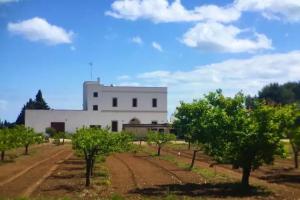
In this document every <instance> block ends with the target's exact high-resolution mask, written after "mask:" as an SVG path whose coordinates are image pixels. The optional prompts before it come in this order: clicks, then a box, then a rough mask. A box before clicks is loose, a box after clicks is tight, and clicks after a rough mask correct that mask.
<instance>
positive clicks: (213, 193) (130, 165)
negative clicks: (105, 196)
mask: <svg viewBox="0 0 300 200" xmlns="http://www.w3.org/2000/svg"><path fill="white" fill-rule="evenodd" d="M106 165H107V167H108V168H109V170H110V174H111V180H112V192H114V193H119V194H121V195H122V196H126V197H127V198H133V199H135V198H139V197H140V196H143V197H145V196H146V197H151V198H157V199H160V198H162V197H163V196H165V195H167V194H172V195H177V196H178V197H182V198H183V197H184V196H186V197H204V198H247V199H256V198H258V199H259V198H264V199H274V198H276V196H275V195H272V194H269V193H268V192H265V191H263V190H261V189H260V188H258V189H257V188H255V189H253V190H250V191H247V192H244V191H242V190H241V189H240V187H239V185H237V184H235V183H206V182H205V180H204V178H202V177H201V176H199V175H198V174H196V173H194V172H190V171H187V170H184V169H181V168H179V167H177V166H175V165H174V164H172V163H170V162H168V161H164V160H161V159H159V158H156V157H152V156H149V155H140V154H139V155H134V154H128V153H126V154H117V155H114V156H111V157H109V158H108V159H107V162H106ZM279 199H282V198H279Z"/></svg>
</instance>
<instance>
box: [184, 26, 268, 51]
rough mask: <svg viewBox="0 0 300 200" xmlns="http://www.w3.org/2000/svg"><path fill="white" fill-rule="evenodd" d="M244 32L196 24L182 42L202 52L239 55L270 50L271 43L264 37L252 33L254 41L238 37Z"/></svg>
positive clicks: (226, 27)
mask: <svg viewBox="0 0 300 200" xmlns="http://www.w3.org/2000/svg"><path fill="white" fill-rule="evenodd" d="M246 32H248V31H246V30H242V29H239V28H238V27H235V26H233V25H223V24H220V23H217V22H207V23H198V24H196V25H195V26H194V27H192V28H191V29H189V30H188V31H187V32H186V33H185V34H184V35H183V38H182V42H183V43H184V44H185V45H187V46H189V47H193V48H198V49H200V50H202V51H217V52H230V53H240V52H255V51H257V50H260V49H272V41H271V40H270V39H268V38H267V37H266V36H265V35H263V34H258V33H254V39H247V38H242V37H240V35H241V34H242V33H246Z"/></svg>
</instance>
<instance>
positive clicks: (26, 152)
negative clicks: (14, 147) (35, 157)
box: [24, 144, 29, 155]
mask: <svg viewBox="0 0 300 200" xmlns="http://www.w3.org/2000/svg"><path fill="white" fill-rule="evenodd" d="M28 146H29V145H28V144H26V145H25V152H24V154H25V155H28Z"/></svg>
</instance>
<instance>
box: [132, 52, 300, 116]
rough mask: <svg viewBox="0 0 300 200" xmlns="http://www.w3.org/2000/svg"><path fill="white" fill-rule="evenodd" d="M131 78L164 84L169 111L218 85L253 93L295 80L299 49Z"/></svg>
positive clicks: (229, 90)
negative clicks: (267, 86)
mask: <svg viewBox="0 0 300 200" xmlns="http://www.w3.org/2000/svg"><path fill="white" fill-rule="evenodd" d="M132 80H134V81H135V82H138V83H140V85H148V86H167V87H168V90H169V93H168V94H169V97H168V99H169V111H171V112H173V111H174V109H175V107H176V106H177V105H178V103H179V101H181V100H184V101H190V100H192V99H194V98H200V97H202V95H203V94H206V93H208V92H209V91H214V90H216V89H219V88H221V89H222V90H223V91H224V93H225V94H226V95H230V96H233V95H234V94H235V93H237V92H238V91H240V90H243V91H244V92H245V93H246V94H252V95H254V94H256V93H257V91H258V90H260V89H261V88H262V87H263V86H264V85H266V84H269V83H272V82H279V83H284V82H287V81H299V80H300V51H293V52H288V53H282V54H267V55H260V56H254V57H252V58H248V59H231V60H226V61H223V62H220V63H213V64H209V65H204V66H199V67H196V68H194V69H191V70H188V71H151V72H146V73H142V74H139V75H137V77H136V78H132Z"/></svg>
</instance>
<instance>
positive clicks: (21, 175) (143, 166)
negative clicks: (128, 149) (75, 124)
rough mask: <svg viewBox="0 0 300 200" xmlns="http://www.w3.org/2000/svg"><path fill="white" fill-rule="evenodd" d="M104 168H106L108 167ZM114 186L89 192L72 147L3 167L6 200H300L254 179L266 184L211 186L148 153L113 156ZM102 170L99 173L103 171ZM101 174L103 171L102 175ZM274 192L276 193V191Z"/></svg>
mask: <svg viewBox="0 0 300 200" xmlns="http://www.w3.org/2000/svg"><path fill="white" fill-rule="evenodd" d="M177 153H178V152H176V151H175V150H171V149H165V150H162V154H163V155H170V156H173V157H175V158H176V160H177V161H178V162H182V163H189V162H190V157H189V156H190V152H183V153H181V156H178V155H177ZM207 159H208V158H205V157H201V156H200V157H198V158H197V161H196V163H195V166H197V167H199V168H203V169H206V168H209V162H208V160H207ZM102 165H103V164H102ZM103 167H105V168H106V169H107V170H108V175H109V178H108V181H107V182H105V184H103V183H101V182H99V177H98V176H95V177H94V178H93V180H92V187H90V188H85V187H84V183H85V162H84V161H83V160H82V159H81V158H78V157H77V156H75V155H73V151H72V149H71V147H70V145H63V146H53V145H50V144H48V145H43V146H40V147H39V148H38V149H37V152H36V153H35V154H34V155H32V156H28V157H22V158H20V159H19V158H18V159H16V161H15V162H14V163H5V164H3V165H1V166H0V197H18V196H30V197H46V198H48V197H51V198H63V197H69V198H71V199H99V198H106V197H111V196H113V195H115V194H119V195H121V196H123V197H126V198H129V199H143V198H145V197H146V198H151V199H161V198H162V197H164V196H167V195H175V196H177V197H179V199H183V198H184V197H190V198H194V197H195V198H205V199H207V198H208V199H223V198H227V199H299V198H300V191H299V190H298V189H297V188H294V187H289V186H287V185H282V184H274V183H270V182H267V181H265V180H262V179H258V178H255V177H254V178H251V184H255V185H261V186H262V187H263V188H266V189H262V188H259V187H257V188H254V189H253V190H251V191H250V192H244V191H243V190H241V188H239V186H238V184H236V183H235V182H234V181H227V180H225V181H223V182H209V181H207V179H206V177H202V176H201V175H199V174H197V173H195V172H191V171H188V170H185V169H182V168H180V167H178V166H177V165H175V164H174V163H171V162H169V161H166V160H162V159H160V158H158V157H153V156H151V155H149V153H146V152H139V153H136V154H134V153H119V154H112V155H110V156H109V157H107V158H106V162H105V163H104V166H103ZM97 170H98V169H97ZM97 170H96V172H97V173H99V172H101V170H100V171H99V170H98V171H97ZM216 170H217V172H221V173H225V174H226V175H228V176H229V177H230V178H232V180H239V179H240V173H239V172H238V171H233V170H231V169H229V168H226V167H224V166H217V167H216ZM270 191H271V192H270Z"/></svg>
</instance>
